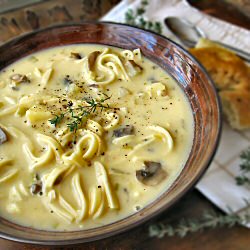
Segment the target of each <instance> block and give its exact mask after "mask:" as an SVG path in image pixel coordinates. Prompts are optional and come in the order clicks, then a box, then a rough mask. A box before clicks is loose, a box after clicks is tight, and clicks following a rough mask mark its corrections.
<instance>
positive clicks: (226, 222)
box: [149, 211, 250, 238]
mask: <svg viewBox="0 0 250 250" xmlns="http://www.w3.org/2000/svg"><path fill="white" fill-rule="evenodd" d="M248 222H250V213H249V212H248V213H245V214H243V215H238V214H228V215H223V214H219V213H216V212H214V211H211V212H207V211H206V212H204V214H203V215H202V216H201V218H199V219H182V220H180V222H179V223H178V224H177V225H176V226H173V225H170V224H169V225H165V224H163V223H157V224H153V225H150V226H149V236H150V237H158V238H162V237H164V236H165V235H167V236H170V237H171V236H179V237H181V238H183V237H185V236H186V235H187V234H189V233H194V232H201V231H203V230H204V229H209V228H216V227H229V228H230V227H233V226H235V225H240V224H243V223H248Z"/></svg>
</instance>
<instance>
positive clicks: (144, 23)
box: [125, 1, 162, 34]
mask: <svg viewBox="0 0 250 250" xmlns="http://www.w3.org/2000/svg"><path fill="white" fill-rule="evenodd" d="M147 5H148V1H141V5H140V6H139V7H138V8H137V9H136V10H135V11H134V10H132V9H128V10H127V12H126V13H125V23H127V24H129V25H132V26H136V27H139V28H143V29H146V30H151V31H154V32H156V33H159V34H161V33H162V25H161V23H160V22H152V21H148V20H145V18H144V16H143V15H144V14H145V12H146V7H147Z"/></svg>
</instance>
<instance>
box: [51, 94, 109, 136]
mask: <svg viewBox="0 0 250 250" xmlns="http://www.w3.org/2000/svg"><path fill="white" fill-rule="evenodd" d="M103 96H104V97H103V98H102V99H100V100H96V99H94V98H90V99H87V98H84V99H83V100H84V101H85V102H86V103H87V104H86V105H79V106H78V107H76V108H73V107H72V105H73V103H72V102H69V103H68V105H67V111H66V112H65V113H62V114H59V115H55V117H54V118H53V119H51V120H49V122H50V123H51V124H53V125H55V127H56V126H57V125H58V124H60V123H61V122H62V121H63V120H64V119H65V117H66V116H67V115H69V116H68V118H69V119H71V121H70V122H69V123H68V124H67V127H68V128H69V130H70V132H76V131H77V130H78V128H79V126H80V125H82V123H83V122H85V121H86V120H87V119H88V117H89V116H90V115H91V114H93V113H95V112H96V111H97V109H100V111H101V112H102V111H103V109H107V108H110V107H109V105H108V104H104V103H105V102H106V101H107V100H109V99H110V98H111V96H108V95H106V94H103Z"/></svg>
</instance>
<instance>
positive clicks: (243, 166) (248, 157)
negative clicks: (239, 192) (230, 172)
mask: <svg viewBox="0 0 250 250" xmlns="http://www.w3.org/2000/svg"><path fill="white" fill-rule="evenodd" d="M240 159H241V163H240V172H241V174H240V175H239V176H236V177H235V180H236V183H237V185H250V147H249V148H248V149H247V150H245V151H243V152H242V153H241V155H240Z"/></svg>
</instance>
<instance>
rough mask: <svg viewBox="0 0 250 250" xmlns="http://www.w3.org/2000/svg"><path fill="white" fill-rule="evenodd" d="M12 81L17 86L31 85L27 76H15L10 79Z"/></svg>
mask: <svg viewBox="0 0 250 250" xmlns="http://www.w3.org/2000/svg"><path fill="white" fill-rule="evenodd" d="M10 79H11V81H12V82H13V83H15V84H19V83H30V79H29V78H28V77H27V76H26V75H21V74H14V75H12V76H11V77H10Z"/></svg>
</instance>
